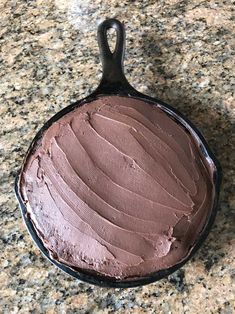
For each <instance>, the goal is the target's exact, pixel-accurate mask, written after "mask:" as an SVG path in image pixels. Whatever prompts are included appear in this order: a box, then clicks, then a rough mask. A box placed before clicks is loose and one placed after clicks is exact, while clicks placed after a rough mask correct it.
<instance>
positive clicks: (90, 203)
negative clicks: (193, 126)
mask: <svg viewBox="0 0 235 314" xmlns="http://www.w3.org/2000/svg"><path fill="white" fill-rule="evenodd" d="M212 174H213V167H212V165H211V164H210V162H209V161H208V160H207V159H206V158H205V157H204V156H203V155H202V154H201V153H200V151H199V144H198V142H197V140H196V137H195V136H194V135H193V134H191V133H190V131H187V130H186V129H185V128H184V127H183V126H181V125H180V124H179V123H177V122H176V121H174V120H173V119H172V118H171V117H170V116H169V115H168V114H166V113H165V112H164V111H163V110H162V109H161V108H160V107H157V106H154V105H151V104H148V103H145V102H143V101H140V100H136V99H133V98H127V97H119V96H109V97H101V98H99V99H98V100H96V101H93V102H91V103H88V104H85V105H83V106H82V107H79V108H77V109H75V110H74V111H72V112H70V113H68V114H67V115H65V116H64V117H62V118H61V119H59V120H58V121H57V122H54V123H53V124H52V125H51V126H50V127H49V129H48V130H47V131H46V132H45V133H44V135H43V137H42V139H41V141H40V143H38V145H37V148H36V149H35V150H34V152H33V153H32V154H31V155H30V156H29V157H28V158H27V160H26V163H25V166H24V168H23V171H22V174H21V182H20V184H21V193H22V195H23V199H24V201H25V203H26V205H27V211H28V213H29V216H30V219H31V220H32V222H33V224H34V226H35V228H36V230H37V233H38V235H39V237H40V238H41V240H42V241H43V243H44V245H45V246H46V248H47V249H48V250H49V252H50V254H51V256H52V257H53V258H54V259H56V260H57V261H60V262H62V263H65V264H67V265H69V266H72V267H75V268H79V269H85V270H91V271H95V272H98V273H100V274H103V275H106V276H110V277H115V278H121V279H122V278H130V277H141V276H144V275H146V274H149V273H151V272H154V271H157V270H160V269H166V268H168V267H170V266H173V265H175V264H177V263H178V262H180V261H181V260H182V259H184V258H185V257H186V256H187V255H188V254H189V252H190V249H191V248H192V247H193V246H194V244H195V241H196V239H197V238H198V236H199V234H200V232H201V231H202V229H203V227H204V225H205V222H206V219H207V217H208V215H209V213H210V211H211V208H212V203H213V195H214V192H213V191H214V188H213V184H212Z"/></svg>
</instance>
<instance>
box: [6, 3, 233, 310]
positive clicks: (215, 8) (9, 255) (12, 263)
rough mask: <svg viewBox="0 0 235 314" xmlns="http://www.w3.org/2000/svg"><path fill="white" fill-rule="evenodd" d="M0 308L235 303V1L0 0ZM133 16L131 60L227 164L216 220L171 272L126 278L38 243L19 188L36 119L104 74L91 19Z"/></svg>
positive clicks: (144, 83)
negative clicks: (105, 280)
mask: <svg viewBox="0 0 235 314" xmlns="http://www.w3.org/2000/svg"><path fill="white" fill-rule="evenodd" d="M0 12H1V19H0V42H1V54H0V78H1V79H0V86H1V88H0V95H1V96H0V97H1V105H0V120H1V123H0V176H1V178H0V189H1V193H0V199H1V214H0V215H1V220H0V225H1V228H0V270H1V272H0V313H7V314H8V313H23V314H26V313H47V314H52V313H66V314H67V313H68V314H69V313H113V312H115V313H136V314H137V313H190V314H191V313H206V314H207V313H221V314H232V313H235V308H234V293H235V283H234V281H235V263H234V260H235V252H234V248H235V243H234V228H235V226H234V221H235V212H234V209H235V198H234V178H235V168H234V166H235V158H234V157H235V156H234V149H233V148H234V144H235V141H234V129H235V128H234V123H235V102H234V82H235V79H234V70H235V65H234V60H235V58H234V48H235V47H234V46H235V42H234V35H235V34H234V33H235V32H234V30H235V29H234V1H232V0H224V1H216V0H214V1H209V0H208V1H202V0H192V1H186V0H184V1H182V0H181V1H180V0H163V1H152V0H149V1H145V0H143V1H127V0H126V1H116V0H109V1H106V0H104V1H101V0H94V1H88V0H84V1H79V0H70V1H64V0H56V1H49V0H48V1H45V0H37V1H22V0H20V1H10V0H1V1H0ZM105 17H117V18H119V19H120V20H121V21H123V22H125V23H126V27H127V48H128V51H127V54H126V59H127V61H126V63H125V64H126V72H127V77H128V78H129V80H130V82H131V83H132V84H133V85H134V86H135V87H136V88H137V89H139V90H140V91H142V92H144V93H146V94H149V95H152V96H157V97H158V98H160V99H162V100H164V101H166V102H169V103H170V104H171V105H173V106H175V107H177V108H178V109H180V110H181V111H182V112H183V113H185V114H186V115H187V116H188V117H189V118H190V119H191V120H192V121H193V122H194V123H195V124H196V125H198V127H199V128H200V129H201V130H202V131H203V133H204V135H205V137H206V139H207V140H208V141H209V143H210V145H211V148H212V149H213V151H214V152H215V154H216V156H217V157H218V159H219V160H220V161H221V164H222V167H223V171H224V181H223V190H222V195H221V208H220V210H219V213H218V216H217V219H216V223H215V226H214V228H213V230H212V232H211V234H210V236H209V238H208V240H207V241H206V243H205V245H204V246H203V247H202V249H201V250H200V251H199V252H198V254H197V255H196V256H195V258H194V259H193V260H192V261H191V262H190V263H188V264H187V265H186V266H185V267H183V269H181V270H180V271H178V272H176V273H175V274H173V275H172V276H170V277H169V278H168V279H165V280H162V281H160V282H158V283H155V284H151V285H148V286H145V287H141V288H134V289H128V290H122V289H101V288H97V287H93V286H90V285H88V284H84V283H80V282H78V281H76V280H74V279H72V278H69V277H68V276H67V275H65V274H63V273H62V272H60V271H59V270H57V269H56V268H55V267H54V266H52V265H50V264H49V262H47V261H46V260H45V259H44V258H43V257H42V256H41V254H40V253H39V251H38V249H37V248H36V247H35V246H34V245H33V243H32V241H31V239H30V237H29V235H28V234H27V232H26V230H25V228H24V225H23V223H22V221H21V217H20V211H19V209H18V206H17V203H16V200H15V198H14V193H13V182H14V176H15V174H16V172H17V170H18V169H19V166H20V164H21V162H22V158H23V156H24V154H25V152H26V149H27V147H28V145H29V143H30V141H31V140H32V138H33V135H34V134H35V132H36V130H38V129H39V127H40V126H42V125H43V123H44V122H45V121H46V120H47V119H48V118H49V117H50V116H52V115H53V114H54V113H56V112H57V111H58V110H60V109H61V108H63V107H65V106H66V105H68V104H69V103H70V102H73V101H75V99H77V98H81V97H83V96H85V95H87V94H89V93H90V92H91V90H92V89H93V88H94V87H95V86H96V85H97V82H98V80H99V77H100V65H99V57H98V48H97V44H96V37H95V30H96V26H97V23H98V22H99V21H100V20H101V19H103V18H105Z"/></svg>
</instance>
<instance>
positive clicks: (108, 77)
mask: <svg viewBox="0 0 235 314" xmlns="http://www.w3.org/2000/svg"><path fill="white" fill-rule="evenodd" d="M110 28H114V29H115V30H116V37H117V40H116V47H115V50H114V52H113V53H112V52H111V51H110V48H109V44H108V40H107V30H108V29H110ZM98 44H99V49H100V58H101V61H102V66H103V76H102V79H101V82H100V84H99V86H98V88H97V89H96V90H95V91H94V92H93V93H92V94H91V95H89V96H88V97H86V98H84V99H82V100H79V101H77V102H76V103H74V104H72V105H70V106H68V107H66V108H64V109H63V110H61V111H60V112H58V113H57V114H56V115H55V116H54V117H52V118H51V119H50V120H49V121H48V122H46V124H45V125H44V126H43V127H42V128H41V130H40V131H39V132H38V133H37V135H36V137H35V138H34V140H33V141H32V143H31V145H30V147H29V149H28V152H27V154H26V157H25V160H24V163H25V162H26V160H27V156H28V155H30V154H31V153H32V152H33V150H34V148H35V146H36V144H37V142H38V140H39V139H40V138H41V136H42V135H43V133H44V132H45V130H47V129H48V128H49V126H50V125H51V124H52V123H54V122H55V121H56V120H58V119H60V118H61V117H62V116H64V115H65V114H67V113H68V112H70V111H72V110H73V109H75V108H77V107H79V106H82V105H83V104H84V103H87V102H90V101H93V100H95V99H97V97H100V96H102V95H120V96H126V97H132V98H137V99H141V100H144V101H146V102H149V103H152V104H155V105H156V104H158V105H160V106H161V108H162V110H164V111H165V112H166V113H167V114H168V115H170V116H172V117H173V118H174V119H175V120H177V122H178V123H180V124H181V125H183V126H184V127H185V128H186V129H187V130H190V132H192V133H194V135H195V136H196V137H197V140H198V142H199V143H200V149H201V153H202V154H203V155H204V156H205V157H206V158H207V159H208V160H209V161H210V162H211V163H213V164H214V166H215V172H214V177H213V181H214V185H215V198H214V203H213V208H212V211H211V213H210V216H209V217H208V220H207V223H206V225H205V226H204V229H203V231H202V232H201V234H200V235H199V238H198V240H197V242H196V245H195V246H194V248H193V249H192V250H191V253H190V255H189V256H187V257H186V258H185V259H184V260H182V261H181V262H180V263H178V264H176V265H174V266H173V267H170V268H168V269H164V270H160V271H157V272H155V273H152V274H150V275H147V276H145V277H142V278H139V279H138V278H137V279H131V280H117V279H110V278H107V277H105V276H101V275H97V274H91V273H89V272H86V271H83V270H75V269H72V268H71V267H68V266H66V265H64V264H61V263H59V262H57V261H55V260H53V259H52V258H51V257H50V255H49V253H48V250H47V249H46V248H45V247H44V245H43V243H42V241H41V240H40V238H39V237H38V235H37V233H36V230H35V228H34V226H33V224H32V222H31V221H30V219H29V217H28V215H27V210H26V207H25V205H24V203H23V199H22V196H21V192H20V186H19V185H20V178H21V174H20V173H19V175H18V176H17V178H16V182H15V192H16V196H17V199H18V201H19V204H20V208H21V212H22V216H23V219H24V222H25V224H26V226H27V229H28V231H29V233H30V235H31V237H32V238H33V240H34V242H35V243H36V245H37V246H38V247H39V249H40V250H41V252H42V253H43V254H44V255H45V256H46V257H47V258H48V259H49V260H50V261H51V262H52V263H53V264H54V265H56V266H57V267H58V268H60V269H61V270H63V271H64V272H66V273H67V274H69V275H71V276H73V277H75V278H77V279H80V280H83V281H85V282H88V283H91V284H95V285H99V286H103V287H116V288H127V287H135V286H140V285H145V284H148V283H151V282H154V281H157V280H159V279H161V278H163V277H166V276H168V275H169V274H171V273H173V272H174V271H176V270H177V269H179V268H180V267H181V266H182V265H184V264H185V263H186V262H187V261H188V260H189V259H190V258H191V257H192V256H193V255H194V253H195V252H196V251H197V250H198V249H199V247H200V246H201V245H202V243H203V241H204V240H205V239H206V237H207V235H208V233H209V231H210V229H211V227H212V224H213V222H214V219H215V215H216V212H217V204H218V197H219V188H220V183H221V178H222V171H221V167H220V164H219V162H218V161H217V160H216V158H215V156H214V155H213V153H212V152H211V150H210V149H209V147H208V145H207V143H206V141H205V139H204V138H203V136H202V135H201V133H200V132H199V131H198V130H197V129H196V127H195V126H194V125H193V124H192V123H191V122H190V121H189V120H188V119H187V118H185V117H184V116H183V115H182V114H181V113H180V112H179V111H178V110H176V109H174V108H172V107H171V106H169V105H167V104H165V103H163V102H162V101H160V100H158V99H154V98H151V97H149V96H146V95H143V94H141V93H139V92H138V91H136V90H135V89H134V88H133V87H132V86H131V85H130V84H129V83H128V81H127V79H126V78H125V76H124V73H123V57H124V50H125V30H124V26H123V25H122V23H121V22H119V21H118V20H116V19H107V20H105V21H103V22H102V23H101V24H100V25H99V26H98ZM22 169H23V167H22Z"/></svg>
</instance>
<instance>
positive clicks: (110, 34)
mask: <svg viewBox="0 0 235 314" xmlns="http://www.w3.org/2000/svg"><path fill="white" fill-rule="evenodd" d="M106 36H107V41H108V46H109V50H110V52H111V53H114V51H115V49H116V45H117V30H116V29H115V28H108V29H107V31H106Z"/></svg>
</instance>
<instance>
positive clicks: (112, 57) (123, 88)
mask: <svg viewBox="0 0 235 314" xmlns="http://www.w3.org/2000/svg"><path fill="white" fill-rule="evenodd" d="M110 28H114V29H115V30H116V38H117V39H116V46H115V49H114V52H111V50H110V47H109V44H108V38H107V30H108V29H110ZM97 37H98V44H99V50H100V59H101V62H102V68H103V75H102V79H101V82H100V84H99V86H98V88H97V90H96V93H99V94H100V93H104V94H113V93H122V92H124V93H128V92H136V91H135V89H134V88H133V87H132V86H131V85H130V84H129V83H128V81H127V79H126V77H125V75H124V72H123V59H124V52H125V29H124V26H123V24H122V23H121V22H120V21H118V20H116V19H107V20H104V21H103V22H102V23H100V24H99V26H98V32H97Z"/></svg>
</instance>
